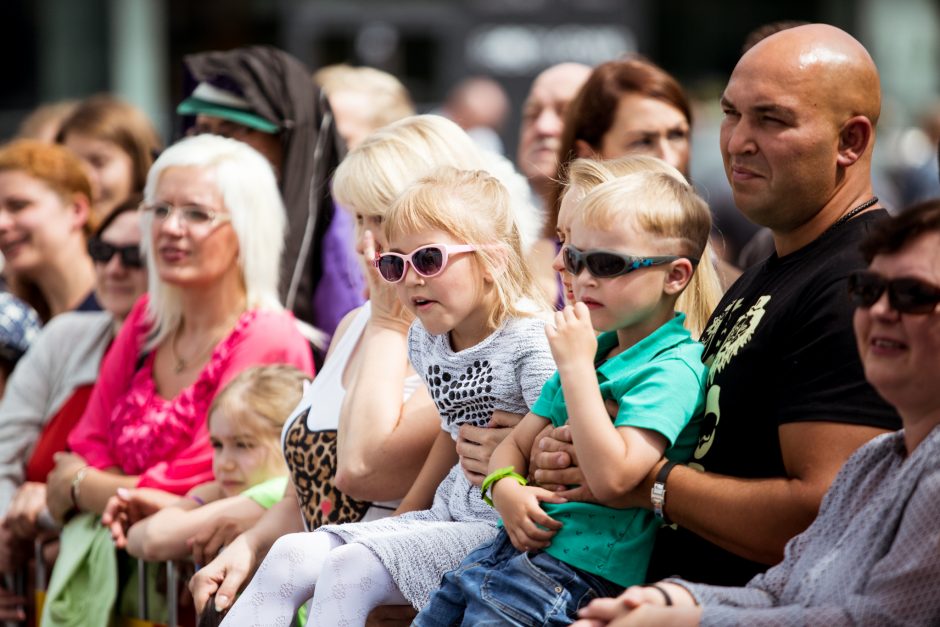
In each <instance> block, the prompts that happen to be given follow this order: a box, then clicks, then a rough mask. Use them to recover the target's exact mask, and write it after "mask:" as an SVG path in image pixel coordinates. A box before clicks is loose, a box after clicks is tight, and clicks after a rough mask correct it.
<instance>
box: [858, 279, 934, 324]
mask: <svg viewBox="0 0 940 627" xmlns="http://www.w3.org/2000/svg"><path fill="white" fill-rule="evenodd" d="M885 292H888V304H889V305H890V306H891V309H893V310H895V311H896V312H898V313H904V314H929V313H933V311H934V310H935V309H936V308H937V303H940V287H937V286H936V285H931V284H930V283H927V282H925V281H921V280H920V279H914V278H911V277H901V278H899V279H890V280H889V279H886V278H884V277H883V276H881V275H880V274H878V273H876V272H871V271H869V270H864V271H860V272H856V273H854V274H852V275H850V276H849V296H850V297H851V299H852V302H853V303H855V305H856V306H857V307H864V308H866V309H867V308H869V307H872V306H873V305H874V304H875V303H877V302H878V300H879V299H880V298H881V295H882V294H884V293H885Z"/></svg>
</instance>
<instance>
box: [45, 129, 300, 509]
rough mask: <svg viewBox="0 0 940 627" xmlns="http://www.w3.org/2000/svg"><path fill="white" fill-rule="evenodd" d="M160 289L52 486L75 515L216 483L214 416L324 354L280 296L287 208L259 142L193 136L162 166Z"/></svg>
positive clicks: (157, 254) (154, 227)
mask: <svg viewBox="0 0 940 627" xmlns="http://www.w3.org/2000/svg"><path fill="white" fill-rule="evenodd" d="M141 212H142V230H143V233H144V238H143V243H142V248H143V252H144V255H145V257H146V264H147V269H148V274H149V290H148V294H147V295H145V296H144V297H142V298H141V300H140V301H138V302H137V304H136V305H135V306H134V309H133V310H132V311H131V313H130V315H129V316H128V318H127V321H126V322H125V324H124V326H123V327H122V329H121V332H120V334H119V335H118V336H117V338H116V339H115V340H114V344H113V345H112V346H111V348H110V350H109V352H108V354H107V356H106V358H105V360H104V362H103V364H102V367H101V374H100V377H99V379H98V383H97V385H96V386H95V389H94V391H93V392H92V396H91V399H90V400H89V403H88V406H87V409H86V410H85V413H84V414H83V416H82V418H81V420H80V422H79V424H78V425H77V426H76V428H75V429H74V430H73V431H72V433H71V435H70V436H69V440H68V442H69V447H70V449H71V450H72V451H73V452H72V453H60V454H58V455H57V457H56V466H55V468H54V469H53V471H52V472H51V473H50V475H49V478H48V492H47V504H48V507H49V511H50V512H51V513H52V515H53V517H55V518H56V519H58V520H63V519H65V518H66V517H67V514H69V512H72V511H85V512H94V513H97V514H100V513H101V512H102V511H103V510H104V508H105V505H106V504H107V501H108V499H109V498H110V497H111V496H112V495H113V494H114V493H115V491H116V490H117V488H121V487H124V488H130V487H135V486H136V487H150V488H158V489H161V490H164V491H166V492H171V493H174V494H185V493H186V492H187V491H188V490H189V489H191V488H192V487H194V486H196V485H198V484H200V483H204V482H206V481H209V480H211V479H212V447H211V445H210V443H209V435H208V432H207V429H206V411H207V409H208V407H209V405H210V404H211V402H212V400H213V398H214V397H215V395H216V393H217V392H218V391H219V390H220V389H221V388H222V387H224V386H225V384H226V383H228V381H230V380H231V379H232V378H233V377H235V376H236V375H237V374H239V373H240V372H241V371H242V370H244V369H246V368H247V367H249V366H252V365H257V364H270V363H288V364H292V365H294V366H296V367H298V368H300V369H301V370H302V371H304V372H306V373H307V374H311V375H312V373H313V362H312V358H311V353H310V346H309V344H308V342H307V341H306V340H305V338H304V336H303V335H302V334H301V333H300V331H299V328H298V326H297V323H296V322H295V321H294V320H293V318H292V316H291V315H290V314H289V313H287V312H285V311H284V309H283V308H282V306H281V305H280V303H279V300H278V293H277V288H278V268H279V265H280V257H281V250H282V247H283V239H284V237H283V235H284V228H285V222H286V220H285V212H284V206H283V204H282V202H281V198H280V194H279V192H278V188H277V182H276V180H275V177H274V173H273V171H272V169H271V166H270V165H269V164H268V162H267V161H266V160H265V159H264V157H262V156H261V155H260V154H259V153H257V152H256V151H254V150H253V149H251V148H249V147H248V146H247V145H246V144H244V143H242V142H238V141H235V140H231V139H225V138H222V137H217V136H210V135H204V136H199V137H193V138H190V139H185V140H183V141H181V142H179V143H177V144H176V145H174V146H172V147H170V148H169V149H167V150H166V151H165V152H164V153H163V154H162V155H161V156H160V158H159V159H158V160H157V161H156V162H155V163H154V165H153V168H152V169H151V170H150V174H149V176H148V178H147V184H146V187H145V189H144V203H143V204H142V206H141Z"/></svg>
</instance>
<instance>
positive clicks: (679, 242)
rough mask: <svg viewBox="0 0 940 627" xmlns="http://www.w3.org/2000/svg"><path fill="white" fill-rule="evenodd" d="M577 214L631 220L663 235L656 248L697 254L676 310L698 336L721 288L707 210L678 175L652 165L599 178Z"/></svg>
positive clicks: (602, 221)
mask: <svg viewBox="0 0 940 627" xmlns="http://www.w3.org/2000/svg"><path fill="white" fill-rule="evenodd" d="M636 158H637V157H631V159H636ZM667 167H669V166H667ZM670 169H672V168H670ZM577 219H578V220H580V221H581V222H582V223H583V224H584V225H585V226H587V227H588V228H594V229H606V228H609V226H610V225H611V224H615V223H617V222H621V223H623V222H625V221H629V222H632V223H633V225H635V226H636V228H638V229H640V230H642V231H645V232H646V233H648V234H650V235H652V236H654V237H655V238H657V239H661V240H666V241H664V242H663V248H664V249H663V250H661V251H659V252H660V254H672V255H680V256H684V257H690V258H693V259H697V260H698V261H699V263H698V265H697V266H696V267H695V272H694V273H693V274H692V278H691V280H690V281H689V284H688V286H686V289H685V290H684V291H683V293H682V294H681V295H680V296H679V299H678V300H677V301H676V310H677V311H681V312H683V313H685V315H686V328H688V329H689V331H690V332H691V333H692V335H693V336H694V337H696V338H698V337H699V336H701V334H702V331H703V330H704V329H705V325H706V324H707V323H708V318H709V317H710V316H711V314H712V311H713V310H714V309H715V307H716V306H717V305H718V301H719V300H720V299H721V294H722V291H721V284H720V282H719V280H718V274H717V272H716V271H715V266H714V263H713V261H712V259H711V251H710V247H709V245H708V238H709V235H710V234H711V225H712V218H711V211H710V210H709V208H708V204H706V203H705V201H704V200H702V198H701V197H700V196H699V195H698V194H696V193H695V190H694V189H692V186H691V185H689V184H688V183H686V182H685V179H684V178H682V176H681V175H679V176H678V177H677V176H675V175H674V174H673V173H671V172H669V171H664V170H663V169H662V168H655V169H652V170H647V171H636V172H634V173H632V174H628V175H626V176H621V177H618V178H615V179H613V180H611V181H607V182H605V183H601V184H600V185H598V186H597V187H595V188H594V189H592V190H591V191H590V192H589V193H588V194H587V195H586V196H585V197H584V199H583V200H582V201H581V203H580V204H579V205H578V208H577Z"/></svg>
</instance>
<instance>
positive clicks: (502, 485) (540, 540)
mask: <svg viewBox="0 0 940 627" xmlns="http://www.w3.org/2000/svg"><path fill="white" fill-rule="evenodd" d="M565 502H567V500H566V499H564V498H562V497H560V496H558V495H557V494H554V493H553V492H549V491H548V490H546V489H544V488H536V487H533V486H522V485H519V484H518V483H516V480H515V479H503V480H501V481H497V482H496V484H495V485H494V486H493V504H494V506H495V507H496V510H497V511H498V512H499V514H500V516H502V518H503V527H505V529H506V533H507V534H509V540H510V541H511V542H512V545H513V546H514V547H516V549H517V550H519V551H522V552H525V551H531V550H534V549H544V548H545V547H547V546H548V545H549V544H551V540H552V537H554V535H555V534H556V533H558V530H559V529H561V523H560V522H558V521H557V520H555V519H554V518H552V517H551V516H549V515H548V514H546V513H545V511H544V510H543V509H542V506H541V503H565Z"/></svg>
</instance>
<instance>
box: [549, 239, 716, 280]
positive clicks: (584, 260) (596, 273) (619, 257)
mask: <svg viewBox="0 0 940 627" xmlns="http://www.w3.org/2000/svg"><path fill="white" fill-rule="evenodd" d="M562 259H563V260H564V262H565V270H566V271H567V272H568V273H569V274H572V275H574V276H578V275H579V274H581V271H582V270H583V269H584V268H587V271H588V272H590V273H591V276H593V277H594V278H597V279H610V278H613V277H617V276H621V275H623V274H629V273H631V272H633V271H635V270H639V269H641V268H650V267H652V266H661V265H663V264H665V263H670V262H672V261H675V260H676V259H688V260H689V261H691V262H692V265H693V266H694V265H696V264H697V263H698V259H695V258H692V257H677V256H675V255H664V256H659V257H635V256H633V255H624V254H621V253H617V252H614V251H611V250H599V249H598V250H580V249H578V248H575V247H574V246H565V247H564V249H563V253H562Z"/></svg>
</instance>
